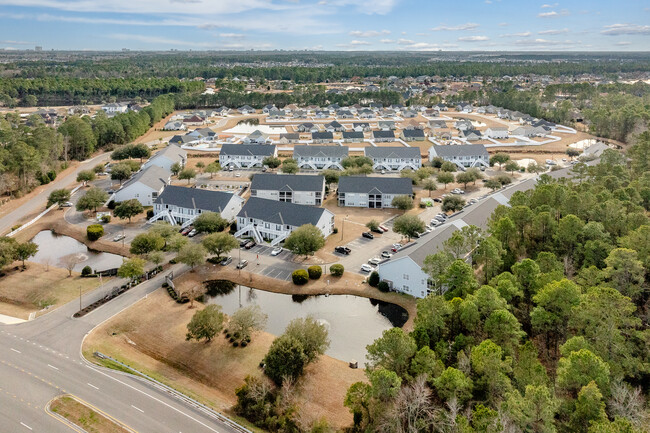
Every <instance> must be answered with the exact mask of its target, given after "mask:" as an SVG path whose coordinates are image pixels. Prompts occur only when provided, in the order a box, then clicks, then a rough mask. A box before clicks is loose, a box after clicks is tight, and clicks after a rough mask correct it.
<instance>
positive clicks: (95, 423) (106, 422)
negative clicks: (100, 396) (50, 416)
mask: <svg viewBox="0 0 650 433" xmlns="http://www.w3.org/2000/svg"><path fill="white" fill-rule="evenodd" d="M50 410H51V411H52V412H54V413H56V414H58V415H61V416H62V417H64V418H65V419H67V420H68V421H70V422H71V423H73V424H74V425H76V426H78V427H81V428H83V429H84V430H85V431H87V432H90V433H128V432H129V430H127V429H125V428H122V427H121V426H120V425H118V424H117V423H116V422H114V421H112V420H111V419H109V418H107V417H106V416H104V415H103V414H102V413H100V412H98V411H95V410H94V409H92V408H91V407H90V406H87V405H86V404H84V403H81V402H80V401H79V400H77V399H76V397H71V396H62V397H57V398H56V399H54V400H52V402H50Z"/></svg>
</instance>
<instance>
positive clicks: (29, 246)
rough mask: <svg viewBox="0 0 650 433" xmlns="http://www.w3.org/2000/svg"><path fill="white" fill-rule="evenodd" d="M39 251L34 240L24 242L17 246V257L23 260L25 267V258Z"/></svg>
mask: <svg viewBox="0 0 650 433" xmlns="http://www.w3.org/2000/svg"><path fill="white" fill-rule="evenodd" d="M37 252H38V245H36V244H35V243H34V242H23V243H22V244H18V245H17V246H16V258H17V259H18V260H21V261H22V262H23V268H24V267H25V260H27V259H28V258H30V257H32V256H34V255H35V254H36V253H37Z"/></svg>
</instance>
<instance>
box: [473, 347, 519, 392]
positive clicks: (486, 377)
mask: <svg viewBox="0 0 650 433" xmlns="http://www.w3.org/2000/svg"><path fill="white" fill-rule="evenodd" d="M470 359H471V363H472V369H473V371H474V373H476V374H477V375H479V377H480V379H479V381H478V382H477V384H478V385H480V386H481V388H483V391H484V392H485V395H486V397H487V399H488V400H489V401H496V400H498V399H499V397H500V396H503V395H504V394H505V393H506V392H508V391H509V390H510V379H509V378H508V376H507V373H509V372H510V360H509V359H508V358H506V360H504V359H503V350H502V349H501V347H499V346H498V345H497V344H495V343H494V342H493V341H492V340H490V339H487V340H483V341H482V342H481V344H479V345H478V346H475V347H473V348H472V353H471V355H470Z"/></svg>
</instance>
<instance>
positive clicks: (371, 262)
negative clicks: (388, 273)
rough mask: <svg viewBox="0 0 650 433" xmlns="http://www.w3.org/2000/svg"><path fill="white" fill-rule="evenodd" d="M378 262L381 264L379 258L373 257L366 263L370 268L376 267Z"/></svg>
mask: <svg viewBox="0 0 650 433" xmlns="http://www.w3.org/2000/svg"><path fill="white" fill-rule="evenodd" d="M379 262H381V259H380V258H379V257H373V258H372V259H370V260H368V263H369V264H371V265H372V266H377V265H378V264H379Z"/></svg>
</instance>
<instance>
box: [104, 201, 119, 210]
mask: <svg viewBox="0 0 650 433" xmlns="http://www.w3.org/2000/svg"><path fill="white" fill-rule="evenodd" d="M115 206H117V204H116V203H115V200H111V201H109V202H108V204H107V205H106V207H107V208H109V209H110V210H113V209H115Z"/></svg>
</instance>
